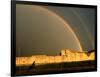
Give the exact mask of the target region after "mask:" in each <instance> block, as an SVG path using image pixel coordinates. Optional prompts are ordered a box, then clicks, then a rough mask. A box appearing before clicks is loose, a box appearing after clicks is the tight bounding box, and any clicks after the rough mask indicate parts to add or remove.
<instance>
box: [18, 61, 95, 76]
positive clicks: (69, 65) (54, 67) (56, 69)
mask: <svg viewBox="0 0 100 77" xmlns="http://www.w3.org/2000/svg"><path fill="white" fill-rule="evenodd" d="M94 70H96V64H95V61H94V60H90V61H81V62H64V63H52V64H43V65H35V64H34V63H33V64H32V65H31V66H17V67H16V75H37V74H51V73H52V74H55V73H67V72H77V71H80V72H81V71H94Z"/></svg>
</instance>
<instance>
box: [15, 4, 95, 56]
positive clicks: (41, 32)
mask: <svg viewBox="0 0 100 77" xmlns="http://www.w3.org/2000/svg"><path fill="white" fill-rule="evenodd" d="M70 29H71V30H70ZM94 38H95V9H93V8H75V7H74V8H72V7H57V6H35V5H25V4H24V5H23V4H17V5H16V56H31V55H41V54H46V55H58V54H59V53H60V51H61V50H62V49H72V50H81V49H82V50H84V51H89V50H92V49H95V48H94V43H95V42H94V40H95V39H94Z"/></svg>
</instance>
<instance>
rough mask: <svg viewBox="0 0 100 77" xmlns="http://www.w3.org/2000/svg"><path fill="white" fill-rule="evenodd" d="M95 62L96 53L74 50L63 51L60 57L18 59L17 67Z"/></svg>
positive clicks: (37, 56) (36, 56) (44, 56)
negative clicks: (33, 64)
mask: <svg viewBox="0 0 100 77" xmlns="http://www.w3.org/2000/svg"><path fill="white" fill-rule="evenodd" d="M89 60H95V52H94V51H92V52H86V51H83V52H80V51H74V50H68V49H65V50H62V51H61V52H60V55H57V56H47V55H34V56H30V57H16V66H27V65H31V64H32V63H33V62H34V63H35V65H39V64H47V63H61V62H75V61H76V62H77V61H89Z"/></svg>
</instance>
